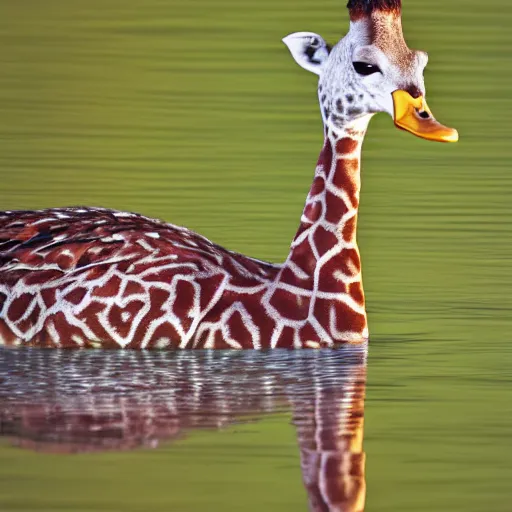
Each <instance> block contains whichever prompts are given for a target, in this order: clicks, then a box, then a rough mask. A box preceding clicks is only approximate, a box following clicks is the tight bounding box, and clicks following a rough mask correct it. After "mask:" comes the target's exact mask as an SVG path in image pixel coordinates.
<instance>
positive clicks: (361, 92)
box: [283, 0, 458, 142]
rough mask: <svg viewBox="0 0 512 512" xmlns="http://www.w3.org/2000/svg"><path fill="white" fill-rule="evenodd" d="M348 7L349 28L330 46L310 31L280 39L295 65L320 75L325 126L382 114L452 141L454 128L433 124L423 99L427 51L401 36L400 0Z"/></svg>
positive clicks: (355, 2)
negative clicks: (411, 45) (407, 41)
mask: <svg viewBox="0 0 512 512" xmlns="http://www.w3.org/2000/svg"><path fill="white" fill-rule="evenodd" d="M348 9H349V13H350V30H349V32H348V34H347V35H346V36H345V37H344V38H342V39H341V40H340V41H339V42H338V44H336V45H335V46H334V47H333V48H331V47H330V46H329V45H328V44H327V43H326V42H325V41H324V40H323V38H322V37H320V36H319V35H318V34H314V33H311V32H297V33H295V34H290V35H289V36H287V37H285V38H284V39H283V41H284V43H285V44H286V45H287V46H288V48H289V49H290V52H291V54H292V56H293V58H294V59H295V60H296V61H297V63H298V64H299V65H300V66H302V67H303V68H305V69H307V70H308V71H312V72H313V73H316V74H317V75H319V77H320V79H319V85H318V95H319V98H320V107H321V112H322V117H323V120H324V123H325V125H326V127H327V128H330V129H332V130H334V131H335V132H336V131H339V130H340V129H343V128H344V127H346V126H349V125H353V124H354V123H355V122H357V121H358V120H361V121H363V122H364V120H368V119H369V117H371V115H373V114H376V113H378V112H387V113H388V114H389V115H391V117H393V119H394V122H395V125H396V126H397V127H398V128H401V129H403V130H406V131H409V132H411V133H413V134H414V135H417V136H418V137H422V138H425V139H429V140H436V141H442V142H455V141H457V140H458V134H457V131H456V130H454V129H452V128H447V127H445V126H443V125H441V124H440V123H438V122H437V121H436V120H435V118H434V117H433V115H432V112H431V111H430V109H429V108H428V106H427V103H426V101H425V83H424V79H423V70H424V68H425V66H426V64H427V61H428V55H427V54H426V53H425V52H422V51H418V50H411V49H410V48H409V47H408V46H407V44H406V42H405V40H404V36H403V33H402V21H401V0H349V2H348Z"/></svg>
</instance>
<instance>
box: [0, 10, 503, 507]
mask: <svg viewBox="0 0 512 512" xmlns="http://www.w3.org/2000/svg"><path fill="white" fill-rule="evenodd" d="M345 3H346V2H345V1H338V0H336V1H335V0H318V1H316V2H314V4H312V3H311V2H307V1H306V0H296V1H295V2H290V1H286V0H272V1H270V0H258V1H255V0H246V1H244V2H236V1H235V0H215V1H214V0H194V1H191V0H190V1H185V0H180V1H178V0H146V1H145V2H140V1H139V2H137V1H135V0H123V1H119V0H101V1H100V0H87V1H86V0H73V1H69V0H24V1H22V2H21V1H19V0H0V180H1V183H2V185H1V186H0V209H1V210H4V209H31V208H43V207H50V206H69V205H81V204H85V205H91V206H94V205H98V206H105V207H111V208H117V209H122V210H129V211H138V212H140V213H144V214H146V215H148V216H151V217H158V218H162V219H165V220H168V221H170V222H173V223H175V224H179V225H186V226H188V227H190V228H192V229H194V230H196V231H199V232H200V233H202V234H204V235H206V236H207V237H209V238H210V239H211V240H213V241H215V242H217V243H219V244H222V245H224V246H226V247H228V248H230V249H233V250H236V251H240V252H243V253H246V254H250V255H252V256H254V257H258V258H261V259H265V260H270V261H281V260H283V259H284V258H285V257H286V254H287V251H288V249H289V244H290V241H291V239H292V238H293V236H294V234H295V230H296V228H297V226H298V224H299V217H300V213H301V211H302V206H303V204H304V200H305V197H306V193H307V191H308V188H309V185H310V182H311V180H312V177H313V172H314V169H315V163H316V159H317V156H318V153H319V152H320V149H321V145H322V130H321V121H320V114H319V109H318V104H317V97H316V81H315V77H314V76H313V75H311V74H308V73H307V72H305V71H304V70H302V69H300V68H299V67H298V66H297V65H296V64H295V63H294V62H293V59H292V58H291V56H290V55H289V52H288V50H287V49H286V48H285V46H284V45H283V44H282V43H281V39H282V37H284V36H285V35H287V34H289V33H290V32H295V31H302V30H311V31H314V32H318V33H320V34H322V35H323V36H324V37H325V38H326V40H328V41H329V42H331V43H334V42H336V41H337V40H338V39H339V38H340V37H341V36H342V35H343V34H344V33H345V32H346V30H347V28H348V20H347V18H348V16H347V13H346V10H345V8H344V4H345ZM403 3H404V15H403V24H404V32H405V35H406V38H407V40H408V42H409V45H410V46H411V47H413V48H420V49H423V50H426V51H428V53H429V56H430V61H429V65H428V67H427V71H426V74H425V79H426V86H427V91H428V101H429V105H430V107H431V108H432V110H433V112H434V114H435V115H436V117H437V118H438V119H439V120H440V121H441V122H443V123H446V124H447V125H450V126H454V127H455V128H457V129H458V130H459V133H460V136H461V140H460V142H459V143H458V144H453V145H441V144H434V143H429V142H427V141H424V140H420V139H416V138H414V137H413V136H411V135H410V134H406V133H402V132H400V131H398V130H396V129H394V127H393V125H392V122H391V119H390V118H389V117H386V116H384V115H380V116H377V117H376V118H375V119H374V120H373V121H372V123H371V126H370V130H369V133H368V137H367V140H366V142H365V146H364V149H363V173H362V174H363V175H362V180H363V190H362V195H361V200H362V203H361V212H360V220H359V243H360V247H361V253H362V259H363V276H364V285H365V292H366V298H367V305H368V314H369V322H370V344H369V348H368V357H366V355H365V353H364V350H355V349H351V350H348V349H347V350H340V351H318V352H311V353H300V354H299V353H289V352H280V351H276V352H273V353H243V354H239V353H223V352H221V353H215V354H213V353H196V354H174V353H156V354H147V353H114V352H44V351H36V350H19V351H0V435H1V437H0V510H1V511H2V512H3V511H5V512H10V511H27V512H28V511H35V510H38V511H40V510H43V511H48V512H50V511H57V510H60V511H65V512H67V511H70V512H75V511H80V512H82V511H83V512H85V511H105V512H114V511H130V512H132V511H133V512H138V511H140V512H146V511H157V512H159V511H162V512H163V511H166V512H167V511H177V512H189V511H190V512H192V511H194V512H195V511H200V510H205V509H206V510H214V511H217V510H219V511H239V510H244V511H245V510H247V511H251V510H254V511H256V510H258V511H262V510H264V511H292V510H293V511H298V510H308V503H309V504H310V505H309V506H310V507H311V508H312V509H313V510H328V508H326V507H327V505H326V499H327V498H329V499H330V500H331V508H332V509H333V510H336V509H335V508H334V505H333V503H337V505H338V507H339V510H362V508H361V507H362V506H363V503H364V500H365V499H366V507H365V510H366V511H370V512H371V511H393V512H402V511H403V512H405V511H408V512H409V511H425V512H431V511H461V512H462V511H464V512H468V511H471V512H473V511H474V512H485V511H491V510H492V511H493V512H501V511H503V512H506V511H507V512H508V511H510V510H511V508H512V506H511V502H512V490H511V485H510V482H511V479H512V443H511V442H510V432H511V424H512V395H511V391H512V369H511V368H512V364H511V363H512V349H511V346H512V314H511V312H512V258H511V252H512V222H511V217H512V215H511V214H512V206H511V190H512V168H511V167H512V166H511V164H510V160H511V159H512V144H511V143H510V140H511V137H512V128H511V127H512V124H511V123H510V116H509V113H510V112H512V96H511V94H510V79H511V78H512V71H511V70H512V61H511V57H510V55H511V53H510V48H512V31H511V30H510V26H511V25H512V8H511V7H510V6H509V5H508V4H505V3H504V2H503V1H501V0H488V1H487V2H481V1H476V0H450V1H449V2H446V1H442V0H428V1H427V0H403ZM363 418H364V421H363Z"/></svg>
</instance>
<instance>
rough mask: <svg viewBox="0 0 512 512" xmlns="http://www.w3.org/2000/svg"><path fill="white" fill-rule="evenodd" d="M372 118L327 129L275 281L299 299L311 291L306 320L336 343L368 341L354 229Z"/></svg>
mask: <svg viewBox="0 0 512 512" xmlns="http://www.w3.org/2000/svg"><path fill="white" fill-rule="evenodd" d="M370 118H371V116H369V115H368V116H364V117H363V118H360V119H359V120H358V121H356V122H351V123H347V124H346V125H345V126H343V127H341V128H337V129H336V131H333V130H332V129H331V128H326V130H325V141H324V146H323V149H322V151H321V153H320V157H319V160H318V164H317V167H316V171H315V178H314V180H313V184H312V186H311V189H310V191H309V194H308V197H307V200H306V205H305V207H304V211H303V214H302V218H301V224H300V227H299V230H298V232H297V234H296V236H295V239H294V240H293V242H292V246H291V250H290V254H289V256H288V258H287V260H286V262H285V264H284V266H283V269H282V271H281V272H280V274H279V276H278V277H277V281H278V282H279V285H278V286H279V287H283V288H288V290H289V291H291V292H292V293H293V291H294V289H295V292H296V293H297V296H298V297H299V296H301V290H304V289H307V290H309V291H310V292H312V293H311V294H310V300H308V301H307V308H308V319H309V320H310V322H311V325H312V327H313V329H314V331H315V333H316V335H317V337H320V338H322V339H329V338H330V339H332V340H333V341H334V342H346V341H354V342H357V341H361V339H362V338H367V337H368V329H367V319H366V311H365V307H364V305H365V301H364V293H363V285H362V278H361V259H360V256H359V249H358V247H357V242H356V228H357V215H358V207H359V192H360V188H361V177H360V159H361V146H362V143H363V139H364V135H365V133H366V129H367V127H368V123H369V120H370ZM298 302H300V301H298ZM301 306H302V304H300V303H299V304H298V307H301Z"/></svg>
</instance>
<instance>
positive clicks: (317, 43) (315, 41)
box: [309, 37, 320, 48]
mask: <svg viewBox="0 0 512 512" xmlns="http://www.w3.org/2000/svg"><path fill="white" fill-rule="evenodd" d="M309 45H310V46H311V47H312V48H320V39H318V37H313V38H312V39H311V41H310V42H309Z"/></svg>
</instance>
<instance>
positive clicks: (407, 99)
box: [0, 0, 458, 349]
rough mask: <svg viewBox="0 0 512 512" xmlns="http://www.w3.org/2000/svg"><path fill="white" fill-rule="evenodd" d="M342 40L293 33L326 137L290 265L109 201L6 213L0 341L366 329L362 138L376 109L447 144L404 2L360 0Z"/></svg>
mask: <svg viewBox="0 0 512 512" xmlns="http://www.w3.org/2000/svg"><path fill="white" fill-rule="evenodd" d="M348 7H349V13H350V29H349V31H348V33H347V35H346V36H345V37H343V38H342V39H341V40H340V41H339V42H338V43H337V44H336V45H335V46H334V47H332V48H331V47H330V46H329V45H328V44H327V43H326V42H325V41H324V39H323V38H322V37H320V36H319V35H317V34H314V33H311V32H298V33H295V34H291V35H289V36H287V37H286V38H285V39H284V42H285V44H286V45H287V46H288V48H289V49H290V52H291V54H292V56H293V57H294V59H295V60H296V62H298V63H299V64H300V65H301V66H302V67H303V68H305V69H307V70H308V71H311V72H313V73H316V74H317V75H318V76H319V83H318V96H319V100H320V107H321V114H322V118H323V121H324V133H325V139H324V145H323V148H322V151H321V153H320V157H319V159H318V163H317V166H316V170H315V175H314V179H313V184H312V186H311V189H310V191H309V194H308V196H307V200H306V205H305V207H304V210H303V213H302V216H301V219H300V225H299V229H298V231H297V234H296V236H295V238H294V240H293V242H292V244H291V248H290V252H289V255H288V257H287V259H286V261H285V262H284V263H283V264H271V263H266V262H262V261H259V260H256V259H253V258H249V257H247V256H243V255H241V254H237V253H234V252H231V251H228V250H226V249H224V248H222V247H219V246H217V245H215V244H213V243H212V242H210V241H209V240H207V239H206V238H204V237H202V236H200V235H198V234H196V233H193V232H191V231H189V230H187V229H186V228H181V227H178V226H174V225H171V224H166V223H164V222H161V221H158V220H154V219H149V218H147V217H143V216H142V215H138V214H133V213H126V212H118V211H114V210H107V209H102V208H53V209H48V210H40V211H7V212H2V213H0V344H3V345H35V346H43V347H105V348H107V347H108V348H134V349H150V348H155V349H165V348H179V349H194V348H208V349H213V348H216V349H230V348H232V349H242V348H256V349H260V348H280V347H282V348H320V347H335V346H337V345H340V344H346V343H362V342H364V341H366V340H367V338H368V326H367V317H366V310H365V299H364V292H363V285H362V278H361V259H360V255H359V249H358V246H357V241H356V228H357V215H358V207H359V193H360V187H361V179H360V160H361V146H362V143H363V139H364V135H365V133H366V130H367V127H368V123H369V121H370V119H371V117H372V116H373V115H374V114H376V113H378V112H386V113H388V114H389V115H391V116H392V117H393V119H394V121H395V124H396V126H397V127H398V128H400V129H402V130H406V131H409V132H411V133H413V134H414V135H416V136H419V137H422V138H425V139H429V140H437V141H443V142H453V141H455V140H457V138H458V135H457V132H456V131H455V130H453V129H450V128H447V127H445V126H443V125H441V124H440V123H438V122H437V121H436V120H435V118H434V117H433V116H432V113H431V111H430V110H429V108H428V106H427V104H426V101H425V85H424V81H423V70H424V67H425V65H426V63H427V60H428V59H427V55H426V54H425V53H424V52H420V51H413V50H411V49H409V48H408V47H407V45H406V43H405V41H404V38H403V34H402V27H401V16H400V14H401V13H400V11H401V3H400V0H351V1H350V2H349V5H348Z"/></svg>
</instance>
